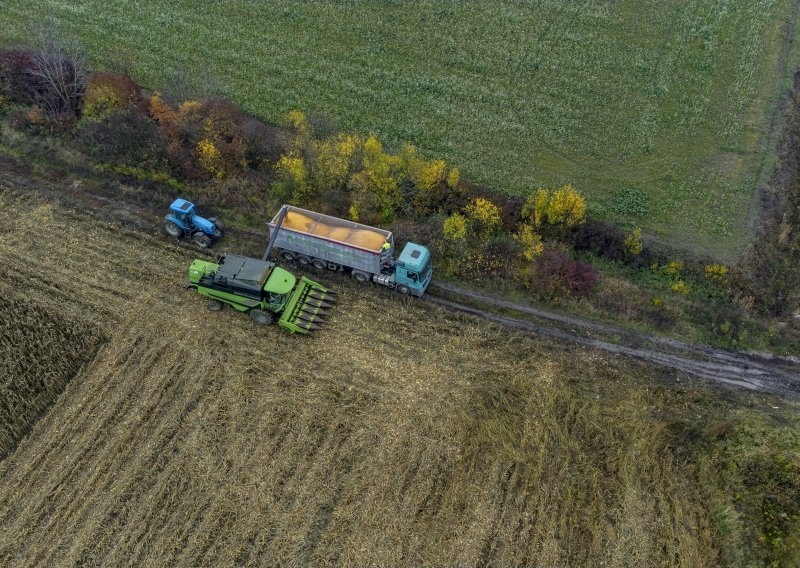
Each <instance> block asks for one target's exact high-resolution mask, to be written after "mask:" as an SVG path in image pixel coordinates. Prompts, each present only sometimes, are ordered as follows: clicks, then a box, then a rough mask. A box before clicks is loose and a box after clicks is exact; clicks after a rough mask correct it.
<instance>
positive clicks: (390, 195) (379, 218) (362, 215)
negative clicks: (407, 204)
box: [348, 135, 404, 223]
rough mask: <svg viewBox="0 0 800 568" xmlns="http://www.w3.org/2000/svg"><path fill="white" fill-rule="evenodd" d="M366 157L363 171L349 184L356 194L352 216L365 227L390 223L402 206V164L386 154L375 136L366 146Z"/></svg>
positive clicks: (364, 157) (364, 155)
mask: <svg viewBox="0 0 800 568" xmlns="http://www.w3.org/2000/svg"><path fill="white" fill-rule="evenodd" d="M362 155H363V159H362V166H363V169H361V171H359V172H356V173H355V174H353V176H352V177H351V178H350V182H349V184H348V186H349V187H350V189H351V191H352V192H353V205H352V206H351V207H350V216H351V217H352V218H353V220H354V221H359V220H360V221H363V222H365V223H377V222H384V223H386V222H389V221H391V220H392V219H393V218H394V214H395V211H396V210H397V208H398V207H399V206H400V203H401V202H402V195H401V193H400V182H401V181H402V180H403V177H404V171H403V167H402V161H401V159H400V157H399V156H393V155H390V154H387V153H385V152H384V151H383V145H382V144H381V143H380V141H379V140H378V139H377V138H376V137H375V135H370V137H369V138H367V140H366V141H365V142H364V149H363V152H362Z"/></svg>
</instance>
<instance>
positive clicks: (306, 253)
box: [270, 205, 432, 296]
mask: <svg viewBox="0 0 800 568" xmlns="http://www.w3.org/2000/svg"><path fill="white" fill-rule="evenodd" d="M284 211H285V216H284V219H283V223H282V224H281V229H280V230H279V231H278V234H277V235H276V236H275V247H276V248H277V249H279V251H280V252H279V254H280V256H281V257H282V258H284V259H286V260H295V261H297V262H299V263H300V264H303V265H312V266H314V267H316V268H318V269H328V270H340V271H344V272H349V273H350V274H351V275H352V277H353V278H354V279H356V280H358V281H359V282H375V283H376V284H380V285H382V286H387V287H389V288H392V289H394V290H397V291H398V292H400V293H401V294H411V295H413V296H421V295H422V294H424V293H425V290H426V289H427V287H428V284H429V283H430V280H431V276H432V271H431V266H430V258H431V257H430V252H429V251H428V249H427V248H426V247H424V246H422V245H418V244H416V243H408V244H406V246H405V247H404V248H403V252H402V254H401V255H400V258H398V259H397V260H395V259H394V258H393V252H394V236H393V235H392V233H391V231H387V230H384V229H378V228H376V227H370V226H368V225H362V224H361V223H356V222H354V221H348V220H347V219H340V218H338V217H332V216H330V215H324V214H322V213H317V212H315V211H308V210H306V209H301V208H299V207H293V206H291V205H284V206H283V207H282V208H281V209H280V211H278V213H277V214H276V215H275V217H274V218H273V220H272V222H271V223H270V234H271V235H273V234H274V231H275V226H276V224H277V223H278V220H279V218H280V215H281V213H282V212H284Z"/></svg>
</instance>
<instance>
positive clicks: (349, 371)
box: [0, 191, 718, 566]
mask: <svg viewBox="0 0 800 568" xmlns="http://www.w3.org/2000/svg"><path fill="white" fill-rule="evenodd" d="M0 225H2V226H5V227H9V228H10V231H8V232H7V233H6V236H5V237H4V238H3V239H2V240H0V257H2V258H3V264H4V270H5V273H4V277H3V278H2V280H0V297H4V296H6V295H7V294H12V293H13V294H14V296H13V297H14V302H16V303H19V302H25V301H27V300H26V299H30V300H31V301H32V302H34V305H35V306H37V307H36V310H39V313H47V314H51V316H48V317H52V318H55V320H57V321H67V322H70V321H76V322H85V321H86V320H87V318H91V320H92V322H91V325H92V326H93V327H94V328H96V329H98V330H100V331H101V332H102V334H103V335H104V336H105V337H106V338H107V341H106V342H105V343H104V345H103V346H102V347H101V349H100V350H99V352H98V353H97V355H96V357H95V358H94V359H93V360H92V361H91V363H89V364H88V365H86V366H84V367H83V368H82V370H81V371H80V372H79V373H78V374H77V375H76V376H75V377H74V378H73V379H72V380H71V381H70V383H69V384H68V385H67V386H66V389H65V390H64V392H63V394H61V395H60V396H59V397H58V398H57V399H56V400H55V402H54V403H53V404H52V406H51V408H50V410H49V411H48V412H47V413H46V414H45V415H44V416H43V417H42V418H41V419H40V420H39V421H38V422H37V423H36V424H35V426H34V427H33V429H32V431H31V433H30V435H29V436H28V437H26V438H25V439H24V440H23V441H22V442H21V443H20V444H19V446H18V447H17V449H16V451H15V452H13V453H12V454H11V455H10V456H9V457H7V458H6V459H5V460H4V461H2V462H0V480H2V483H0V564H3V565H34V564H39V565H47V566H55V565H74V564H76V563H86V564H89V565H106V566H107V565H120V564H134V565H152V566H155V565H164V566H172V565H198V564H204V565H226V566H227V565H237V564H240V565H276V564H284V565H303V564H307V563H312V564H315V565H318V564H333V563H336V564H341V565H345V566H368V565H381V566H390V565H406V566H407V565H417V566H424V565H438V566H470V565H481V566H484V565H496V566H512V565H530V564H535V565H540V566H564V565H572V566H589V565H593V566H599V565H606V566H631V565H637V566H651V565H682V566H701V565H710V564H713V563H714V562H716V561H718V559H717V558H716V556H715V555H716V552H715V546H714V542H713V540H712V533H711V530H710V529H709V519H708V518H707V514H706V513H705V512H704V510H703V508H702V507H701V506H700V505H699V504H698V503H699V502H700V501H701V497H700V495H699V494H698V490H697V487H696V485H695V484H694V482H693V471H692V469H691V466H690V465H689V464H687V463H686V462H685V461H681V460H680V459H678V457H676V456H675V455H674V453H673V450H672V447H671V443H672V442H671V433H670V432H669V430H668V428H667V423H666V422H665V421H664V420H663V419H662V418H661V416H660V415H659V413H658V411H659V409H660V408H662V407H665V406H667V405H668V404H669V400H668V399H669V397H670V396H671V395H670V394H669V391H668V390H667V389H661V388H658V387H654V386H653V383H648V384H649V386H644V385H640V384H639V383H638V380H639V379H638V377H641V376H643V375H645V374H647V373H652V371H648V370H646V369H645V368H644V367H640V366H638V365H634V364H631V363H624V362H619V361H613V360H610V359H606V358H604V356H601V355H598V354H596V353H590V352H585V351H581V350H578V349H569V348H566V347H563V346H561V347H559V348H558V349H555V350H554V349H553V348H552V345H548V344H547V343H546V342H545V341H544V340H541V341H539V340H534V339H532V338H528V337H524V336H520V335H515V334H510V333H508V332H506V331H503V330H499V329H496V328H492V327H487V326H486V325H485V324H483V323H481V322H479V321H476V320H470V319H462V318H459V317H456V316H454V315H453V314H451V313H449V312H446V311H444V310H440V309H437V308H433V307H431V306H428V305H424V304H420V303H415V302H409V301H404V300H402V299H400V298H399V297H395V296H391V295H388V294H380V293H365V292H364V288H361V287H357V286H349V285H345V284H344V283H341V282H340V283H339V285H340V288H341V292H342V293H341V300H340V302H339V304H338V305H337V307H336V309H335V311H334V312H333V314H332V315H331V317H330V321H329V322H328V325H327V326H326V327H325V329H324V331H323V332H322V333H320V334H319V335H317V336H314V337H310V338H305V337H293V336H289V335H287V334H285V333H282V332H281V331H280V330H278V329H277V328H274V327H270V328H258V327H255V326H253V325H252V324H251V323H250V321H249V320H248V318H246V317H244V316H242V315H241V314H236V313H233V312H232V311H230V310H226V311H223V312H220V313H213V314H212V313H210V312H207V311H205V302H204V301H203V300H202V299H201V298H200V297H199V296H197V295H196V294H195V293H193V292H191V291H190V292H185V291H184V290H183V289H182V287H181V284H182V282H183V279H184V275H185V270H186V267H187V265H188V263H189V261H190V259H191V252H190V251H187V250H185V249H182V248H180V247H178V246H176V245H174V244H172V243H171V242H167V241H164V240H162V239H160V238H158V237H150V236H147V235H143V234H141V233H136V232H133V231H130V230H128V229H126V228H124V227H120V226H116V225H112V224H108V223H105V222H103V221H99V220H97V219H94V218H90V217H86V216H83V215H81V214H77V213H70V212H65V211H62V210H58V209H53V208H52V207H50V206H48V205H46V204H43V203H42V202H40V201H38V200H37V199H34V198H30V197H21V196H19V195H17V194H14V193H11V192H8V191H6V192H0ZM31 258H35V259H36V261H35V262H30V259H31ZM15 305H17V304H15ZM4 309H5V308H4ZM42 311H43V312H42ZM12 313H16V312H12ZM7 315H8V313H4V314H3V316H7ZM81 329H82V328H81ZM90 335H91V334H90ZM89 343H91V342H89ZM30 345H31V346H33V343H31V344H30ZM42 349H44V350H45V351H48V347H47V346H44V347H43V348H42ZM76 349H77V350H78V351H81V350H83V352H87V351H90V350H91V346H90V345H88V344H87V345H85V346H84V347H80V345H76ZM50 351H54V350H52V349H51V350H50ZM56 351H57V349H56ZM48 353H49V351H48Z"/></svg>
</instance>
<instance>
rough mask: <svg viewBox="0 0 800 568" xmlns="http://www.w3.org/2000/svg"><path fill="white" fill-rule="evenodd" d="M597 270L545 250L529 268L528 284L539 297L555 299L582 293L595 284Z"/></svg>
mask: <svg viewBox="0 0 800 568" xmlns="http://www.w3.org/2000/svg"><path fill="white" fill-rule="evenodd" d="M597 278H598V273H597V270H596V269H595V268H594V267H592V266H590V265H588V264H584V263H582V262H577V261H575V260H572V259H571V258H569V257H568V256H567V255H566V254H564V253H563V252H560V251H557V250H552V249H545V250H544V252H542V254H541V255H540V256H538V257H537V258H536V259H535V260H534V261H533V263H532V264H531V267H530V272H529V282H530V285H531V287H532V288H534V289H535V290H536V291H537V292H538V293H539V294H540V295H543V296H549V297H551V298H556V297H559V296H562V295H565V296H568V295H570V294H576V293H583V292H587V291H589V290H591V288H592V287H593V286H594V284H595V282H597Z"/></svg>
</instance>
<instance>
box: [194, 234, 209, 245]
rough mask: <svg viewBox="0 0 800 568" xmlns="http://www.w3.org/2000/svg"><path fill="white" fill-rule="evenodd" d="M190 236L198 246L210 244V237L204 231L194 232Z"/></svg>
mask: <svg viewBox="0 0 800 568" xmlns="http://www.w3.org/2000/svg"><path fill="white" fill-rule="evenodd" d="M192 238H193V239H194V242H195V243H196V244H197V246H199V247H200V248H208V247H210V246H211V237H209V236H208V235H206V234H205V233H195V234H194V236H193V237H192Z"/></svg>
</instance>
